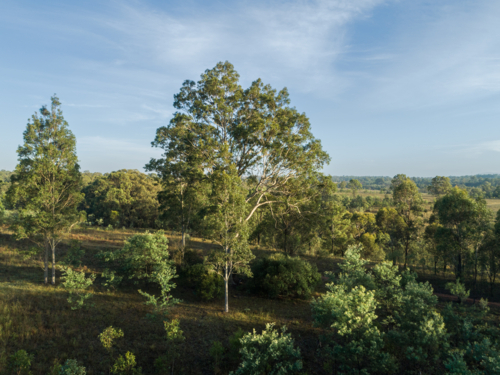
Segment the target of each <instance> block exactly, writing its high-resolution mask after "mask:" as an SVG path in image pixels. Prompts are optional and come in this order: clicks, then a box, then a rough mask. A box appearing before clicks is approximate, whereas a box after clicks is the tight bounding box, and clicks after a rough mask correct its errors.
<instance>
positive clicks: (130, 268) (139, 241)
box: [104, 231, 170, 280]
mask: <svg viewBox="0 0 500 375" xmlns="http://www.w3.org/2000/svg"><path fill="white" fill-rule="evenodd" d="M104 256H105V258H106V260H114V261H117V262H118V263H119V264H120V265H121V267H122V269H123V270H124V271H125V273H126V275H127V276H128V278H129V279H134V278H135V279H144V278H145V279H150V280H154V279H155V278H156V276H154V274H155V272H157V269H158V267H160V268H165V267H167V266H168V265H169V264H170V262H169V260H168V258H169V252H168V239H167V237H165V234H164V232H163V231H158V232H156V233H154V234H151V233H146V234H136V235H134V236H132V237H130V238H128V239H127V240H126V241H125V245H124V246H123V248H122V249H121V250H119V251H115V252H107V253H105V254H104ZM167 268H168V267H167Z"/></svg>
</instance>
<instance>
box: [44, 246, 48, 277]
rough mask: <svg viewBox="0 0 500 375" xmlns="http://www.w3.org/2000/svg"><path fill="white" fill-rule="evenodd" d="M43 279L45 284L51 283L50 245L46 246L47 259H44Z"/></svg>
mask: <svg viewBox="0 0 500 375" xmlns="http://www.w3.org/2000/svg"><path fill="white" fill-rule="evenodd" d="M43 266H44V267H43V279H44V282H45V284H48V283H49V244H48V243H46V244H45V257H44V259H43Z"/></svg>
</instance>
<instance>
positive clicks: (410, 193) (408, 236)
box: [391, 174, 424, 267]
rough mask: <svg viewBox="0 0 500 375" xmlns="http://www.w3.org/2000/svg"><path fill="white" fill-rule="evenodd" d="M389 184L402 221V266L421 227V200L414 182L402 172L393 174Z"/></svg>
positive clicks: (422, 209)
mask: <svg viewBox="0 0 500 375" xmlns="http://www.w3.org/2000/svg"><path fill="white" fill-rule="evenodd" d="M391 185H392V199H393V200H394V205H395V206H396V207H395V208H396V211H397V212H398V215H399V216H400V217H401V219H402V220H403V222H404V225H403V228H402V229H403V231H402V237H401V243H402V245H403V250H404V257H405V261H404V267H406V265H407V263H408V253H409V251H410V247H411V245H412V244H413V243H414V242H415V241H416V240H417V239H418V236H419V234H420V229H421V228H422V224H423V222H422V213H423V211H424V207H423V200H422V196H421V195H420V192H419V191H418V187H417V185H416V184H415V182H413V181H412V180H411V179H410V178H409V177H406V175H404V174H398V175H396V176H394V178H393V179H392V181H391Z"/></svg>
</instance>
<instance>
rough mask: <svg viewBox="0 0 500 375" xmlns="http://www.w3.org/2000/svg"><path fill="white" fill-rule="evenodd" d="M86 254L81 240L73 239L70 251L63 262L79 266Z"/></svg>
mask: <svg viewBox="0 0 500 375" xmlns="http://www.w3.org/2000/svg"><path fill="white" fill-rule="evenodd" d="M84 255H85V250H84V249H83V248H82V245H81V243H80V241H78V240H71V241H70V243H69V250H68V253H67V254H66V257H65V258H64V260H63V261H62V262H61V263H62V264H65V265H67V266H73V267H79V266H80V265H81V263H82V258H83V256H84Z"/></svg>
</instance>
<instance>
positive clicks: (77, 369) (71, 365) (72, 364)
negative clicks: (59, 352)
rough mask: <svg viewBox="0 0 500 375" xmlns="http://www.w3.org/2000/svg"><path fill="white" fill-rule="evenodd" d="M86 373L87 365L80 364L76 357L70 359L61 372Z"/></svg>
mask: <svg viewBox="0 0 500 375" xmlns="http://www.w3.org/2000/svg"><path fill="white" fill-rule="evenodd" d="M86 373H87V372H86V371H85V367H83V366H78V361H77V360H76V359H68V360H67V361H66V362H65V363H64V365H63V366H62V367H61V370H60V372H59V374H60V375H85V374H86Z"/></svg>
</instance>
